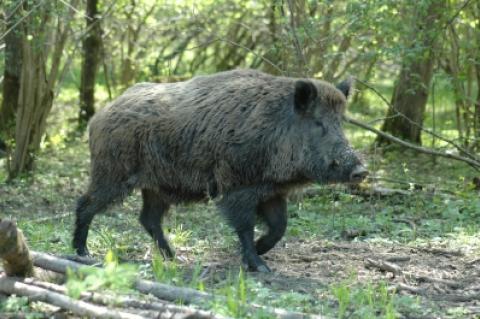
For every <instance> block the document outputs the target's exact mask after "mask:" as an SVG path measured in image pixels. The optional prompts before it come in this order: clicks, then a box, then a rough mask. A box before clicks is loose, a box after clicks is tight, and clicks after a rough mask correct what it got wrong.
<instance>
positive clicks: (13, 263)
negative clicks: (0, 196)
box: [0, 220, 33, 277]
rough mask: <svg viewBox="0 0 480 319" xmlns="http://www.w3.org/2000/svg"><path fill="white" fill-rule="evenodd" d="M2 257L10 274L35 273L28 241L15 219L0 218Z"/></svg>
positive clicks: (0, 255)
mask: <svg viewBox="0 0 480 319" xmlns="http://www.w3.org/2000/svg"><path fill="white" fill-rule="evenodd" d="M0 258H1V259H2V260H3V268H4V269H5V272H6V274H7V275H8V276H18V277H28V276H32V275H33V263H32V258H31V256H30V253H29V250H28V246H27V243H26V241H25V238H24V236H23V233H22V231H21V230H20V229H18V228H17V225H16V223H15V222H14V221H11V220H0Z"/></svg>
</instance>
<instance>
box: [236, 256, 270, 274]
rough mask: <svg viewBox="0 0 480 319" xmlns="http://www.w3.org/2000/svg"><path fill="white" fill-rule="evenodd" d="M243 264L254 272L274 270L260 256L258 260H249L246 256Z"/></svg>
mask: <svg viewBox="0 0 480 319" xmlns="http://www.w3.org/2000/svg"><path fill="white" fill-rule="evenodd" d="M243 265H244V266H245V268H246V269H247V270H248V271H253V272H272V270H271V269H270V268H269V267H268V266H267V265H266V264H265V262H264V261H263V260H261V259H260V257H258V259H257V260H256V261H252V262H248V261H247V260H246V258H245V257H244V258H243Z"/></svg>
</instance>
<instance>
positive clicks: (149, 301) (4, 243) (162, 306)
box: [0, 220, 322, 319]
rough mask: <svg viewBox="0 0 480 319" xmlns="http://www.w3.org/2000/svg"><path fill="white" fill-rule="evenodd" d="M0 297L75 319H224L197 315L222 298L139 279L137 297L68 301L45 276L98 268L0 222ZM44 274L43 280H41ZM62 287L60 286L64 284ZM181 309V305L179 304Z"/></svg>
mask: <svg viewBox="0 0 480 319" xmlns="http://www.w3.org/2000/svg"><path fill="white" fill-rule="evenodd" d="M0 258H1V259H2V261H3V271H1V272H0V293H1V294H5V295H16V296H22V297H27V298H28V300H29V302H43V303H46V304H49V305H53V306H55V307H58V308H59V309H63V310H65V311H67V312H69V313H71V314H73V315H75V316H81V317H94V318H169V319H181V318H200V319H208V318H218V319H220V318H225V317H224V316H222V315H219V314H215V313H213V312H211V311H205V310H201V309H199V308H201V307H207V306H208V305H210V304H212V303H213V302H217V303H220V304H226V299H225V297H223V296H216V295H213V294H210V293H207V292H202V291H198V290H195V289H192V288H185V287H176V286H172V285H167V284H162V283H158V282H153V281H148V280H143V279H137V280H136V281H135V282H134V285H133V288H134V289H135V290H136V291H137V292H139V294H135V296H121V297H119V296H115V297H114V296H111V295H109V294H107V293H102V292H81V294H80V298H79V299H74V298H71V297H69V296H68V294H67V288H66V287H65V286H64V285H59V284H55V283H51V282H49V281H46V280H44V278H45V277H46V276H45V275H44V273H45V272H52V273H55V274H57V276H62V277H63V278H65V274H66V272H67V269H70V271H74V272H75V271H78V270H79V269H80V267H101V265H100V264H99V263H94V262H92V260H91V259H85V258H76V260H75V261H73V260H70V259H66V258H62V257H57V256H53V255H49V254H45V253H40V252H35V251H31V250H29V249H28V246H27V244H26V241H25V238H24V236H23V235H22V232H21V231H20V230H19V229H18V228H17V227H16V225H15V222H12V221H10V220H0ZM41 274H43V275H41ZM63 281H64V280H63ZM180 302H181V303H182V305H179V303H180ZM245 309H246V311H249V312H256V311H261V312H262V313H268V314H269V315H270V316H272V317H277V318H285V319H286V318H288V319H296V318H319V319H320V318H322V317H320V316H315V315H307V314H303V313H297V312H290V311H286V310H283V309H277V308H272V307H268V306H263V305H257V304H248V305H245Z"/></svg>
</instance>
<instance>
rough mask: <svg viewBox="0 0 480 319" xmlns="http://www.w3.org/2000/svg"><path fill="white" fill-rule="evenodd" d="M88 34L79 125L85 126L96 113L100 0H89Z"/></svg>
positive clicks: (85, 44) (87, 13)
mask: <svg viewBox="0 0 480 319" xmlns="http://www.w3.org/2000/svg"><path fill="white" fill-rule="evenodd" d="M86 20H87V23H86V28H87V30H88V31H87V36H86V37H85V38H84V40H83V59H82V75H81V81H80V113H79V116H78V121H79V123H78V124H79V127H80V128H81V129H83V128H85V127H86V125H87V123H88V120H89V119H90V118H91V117H92V116H93V114H94V113H95V79H96V76H97V70H98V64H99V59H100V49H101V45H102V44H101V41H102V36H101V28H100V21H99V17H98V0H88V1H87V9H86Z"/></svg>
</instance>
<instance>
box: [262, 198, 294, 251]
mask: <svg viewBox="0 0 480 319" xmlns="http://www.w3.org/2000/svg"><path fill="white" fill-rule="evenodd" d="M258 215H259V216H260V217H261V218H262V219H263V220H264V221H265V223H266V224H267V227H268V231H267V233H266V234H265V235H263V236H262V237H260V239H259V240H258V241H257V244H256V248H257V254H259V255H263V254H265V253H266V252H267V251H269V250H270V249H272V248H273V247H274V246H275V244H276V243H278V241H279V240H280V239H282V237H283V235H284V234H285V229H286V228H287V201H286V200H285V198H283V197H281V196H279V197H275V198H272V199H269V200H268V201H266V202H263V203H261V204H260V205H259V207H258Z"/></svg>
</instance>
